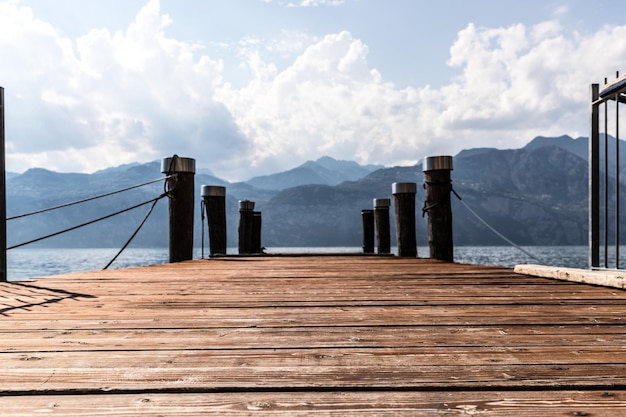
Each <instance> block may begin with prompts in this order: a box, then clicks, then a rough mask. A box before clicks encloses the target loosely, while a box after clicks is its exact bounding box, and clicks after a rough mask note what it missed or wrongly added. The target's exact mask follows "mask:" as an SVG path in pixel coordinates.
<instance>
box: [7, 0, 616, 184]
mask: <svg viewBox="0 0 626 417" xmlns="http://www.w3.org/2000/svg"><path fill="white" fill-rule="evenodd" d="M308 3H310V4H309V5H314V3H317V4H322V3H329V4H330V3H336V2H332V1H330V2H328V1H327V2H323V1H321V2H313V1H309V2H308ZM299 4H301V5H304V3H303V2H301V3H299ZM173 23H174V22H173V21H172V19H171V18H170V17H169V16H167V15H165V14H163V13H162V12H161V10H160V4H159V1H158V0H149V1H148V2H147V3H146V5H145V6H144V7H143V8H142V9H141V10H140V11H139V12H138V13H137V16H136V18H135V19H134V21H133V22H131V23H130V24H129V26H128V27H127V28H126V29H125V30H123V31H117V32H114V33H112V32H111V31H109V30H107V29H94V30H92V31H90V32H88V33H86V34H85V35H83V36H81V37H79V38H77V39H69V38H67V37H64V36H63V35H62V34H61V33H60V32H59V31H58V30H57V29H56V28H54V27H53V26H52V25H50V24H49V23H46V22H43V21H41V20H39V19H37V17H36V16H35V14H34V13H33V11H32V10H31V9H30V8H28V7H22V6H20V5H19V3H15V2H6V1H5V2H2V1H1V0H0V50H1V51H2V58H3V60H4V61H5V62H11V65H10V66H6V65H3V66H2V67H0V82H2V84H3V86H4V87H5V88H6V90H5V97H6V101H7V141H8V143H7V164H8V166H9V169H11V170H20V171H21V170H23V169H26V168H28V167H31V166H43V167H47V168H50V169H56V170H62V171H70V170H73V171H93V170H96V169H100V168H104V167H107V166H111V165H117V164H121V163H127V162H132V161H148V160H154V159H158V158H160V157H163V156H168V155H171V154H173V153H178V154H179V155H183V156H190V157H194V158H196V159H197V160H198V164H199V165H200V166H207V167H209V168H211V169H212V170H213V171H214V172H215V173H216V174H218V175H221V176H223V177H225V178H228V179H246V178H248V177H250V176H253V175H259V174H267V173H271V172H275V171H277V170H283V169H288V168H292V167H294V166H295V165H298V164H300V163H302V162H304V161H305V160H307V159H314V158H317V157H320V156H323V155H329V156H333V157H335V158H341V159H353V160H357V161H359V162H361V163H382V164H387V165H396V164H413V163H415V162H416V161H417V160H419V159H420V158H422V157H424V156H428V155H435V154H455V153H456V152H458V151H459V150H461V149H463V148H468V147H476V146H495V147H518V146H522V145H523V144H525V143H526V142H528V141H529V140H530V139H532V138H533V137H534V136H536V135H561V134H570V135H574V136H576V135H586V134H587V130H588V128H587V120H588V114H587V112H588V103H587V101H588V91H589V84H590V83H593V82H597V81H598V80H599V79H600V78H602V77H604V76H605V75H609V74H613V73H614V71H615V70H616V69H620V65H621V64H622V63H623V62H625V58H626V26H606V27H603V28H601V29H600V30H598V31H597V32H595V33H590V34H579V33H569V32H566V31H565V30H564V29H563V28H562V27H561V26H560V25H559V23H558V20H550V21H546V22H542V23H540V24H537V25H533V26H526V25H523V24H516V25H511V26H507V27H500V28H485V27H478V26H476V25H474V24H468V25H467V26H466V27H465V28H464V29H462V30H461V31H459V32H458V34H457V37H456V40H455V42H454V43H453V45H451V47H450V56H449V59H448V62H447V65H449V66H451V67H452V68H453V69H455V71H456V76H455V77H454V78H452V79H451V80H449V82H448V83H447V84H445V85H443V86H441V87H438V88H433V87H431V86H408V87H398V86H397V85H395V84H394V83H392V82H391V81H390V80H388V79H386V78H385V75H384V74H381V73H380V72H379V71H378V70H377V69H376V68H372V67H371V65H370V64H369V62H368V53H369V49H368V46H367V45H366V44H365V43H364V42H363V41H362V40H361V39H359V38H357V37H355V36H353V35H352V34H351V33H350V32H348V31H342V32H338V33H331V34H327V35H326V36H321V37H313V36H309V35H305V34H298V33H294V32H283V36H282V38H281V39H272V40H270V39H259V38H253V37H249V38H245V39H241V40H239V41H238V43H237V44H236V45H233V48H232V49H233V50H234V49H237V50H238V53H237V55H236V59H239V60H241V63H240V64H241V65H242V66H243V67H245V68H247V69H248V70H249V74H250V78H249V80H247V81H246V82H244V83H243V85H240V84H239V83H238V84H237V85H234V84H233V83H231V82H230V81H231V80H230V79H229V74H228V73H227V72H226V71H225V70H224V67H225V66H224V60H223V59H224V58H223V57H214V56H209V55H208V54H207V53H206V52H205V50H204V49H203V47H202V45H201V44H197V43H192V42H186V41H180V40H177V39H174V38H172V37H168V36H167V35H166V30H165V29H166V28H167V27H168V26H169V25H172V24H173ZM208 41H210V40H208ZM441 64H442V65H444V64H446V63H441Z"/></svg>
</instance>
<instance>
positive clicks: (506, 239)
mask: <svg viewBox="0 0 626 417" xmlns="http://www.w3.org/2000/svg"><path fill="white" fill-rule="evenodd" d="M450 191H452V193H453V194H454V195H455V196H456V198H458V199H459V201H460V202H461V204H463V205H464V206H465V208H466V209H467V210H469V212H470V213H472V214H473V215H474V216H475V217H476V218H477V219H478V220H480V222H481V223H482V224H484V225H485V226H487V228H488V229H489V230H491V231H492V232H494V233H495V234H496V235H498V236H499V237H500V238H502V239H503V240H505V241H506V242H507V243H509V244H510V245H511V246H513V247H515V248H516V249H518V250H520V251H522V252H524V253H525V254H526V255H527V256H528V257H529V258H531V259H534V260H535V261H537V262H541V261H540V260H539V259H537V257H536V256H534V255H533V254H531V253H529V252H528V251H526V250H525V249H524V248H522V247H521V246H519V245H517V244H515V243H514V242H513V241H511V240H510V239H508V238H507V237H506V236H504V235H503V234H502V233H500V232H498V231H497V230H496V229H494V228H493V227H491V225H489V223H487V222H486V221H485V220H484V219H483V218H482V217H480V216H479V215H478V213H476V212H475V211H474V210H472V209H471V208H470V206H468V205H467V203H465V201H463V199H462V198H461V196H460V195H459V194H458V193H457V192H456V191H455V190H454V188H452V184H451V185H450Z"/></svg>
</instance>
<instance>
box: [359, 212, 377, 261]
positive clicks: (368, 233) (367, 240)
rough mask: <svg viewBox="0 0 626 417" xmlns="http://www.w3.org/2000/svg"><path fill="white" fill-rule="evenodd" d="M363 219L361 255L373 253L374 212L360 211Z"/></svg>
mask: <svg viewBox="0 0 626 417" xmlns="http://www.w3.org/2000/svg"><path fill="white" fill-rule="evenodd" d="M361 218H362V219H363V253H374V210H361Z"/></svg>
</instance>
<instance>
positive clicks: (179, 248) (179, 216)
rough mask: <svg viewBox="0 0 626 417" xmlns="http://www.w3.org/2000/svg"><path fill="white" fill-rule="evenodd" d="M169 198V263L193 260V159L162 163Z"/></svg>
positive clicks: (172, 160)
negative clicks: (166, 177) (167, 176)
mask: <svg viewBox="0 0 626 417" xmlns="http://www.w3.org/2000/svg"><path fill="white" fill-rule="evenodd" d="M161 172H162V173H164V174H167V175H170V177H169V178H168V179H167V190H168V192H169V193H170V198H169V213H170V216H169V217H170V218H169V226H170V243H169V244H170V262H180V261H188V260H191V259H193V217H194V216H193V215H194V175H195V173H196V160H195V159H192V158H183V157H180V156H178V155H174V156H172V157H167V158H163V159H162V160H161Z"/></svg>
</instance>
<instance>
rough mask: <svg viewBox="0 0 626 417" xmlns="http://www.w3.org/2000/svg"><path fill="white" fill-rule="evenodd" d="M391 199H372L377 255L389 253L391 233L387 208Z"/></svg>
mask: <svg viewBox="0 0 626 417" xmlns="http://www.w3.org/2000/svg"><path fill="white" fill-rule="evenodd" d="M390 205H391V199H389V198H375V199H374V220H375V222H376V243H377V246H378V252H377V253H378V254H379V255H388V254H390V253H391V237H390V236H391V232H390V227H389V206H390Z"/></svg>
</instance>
